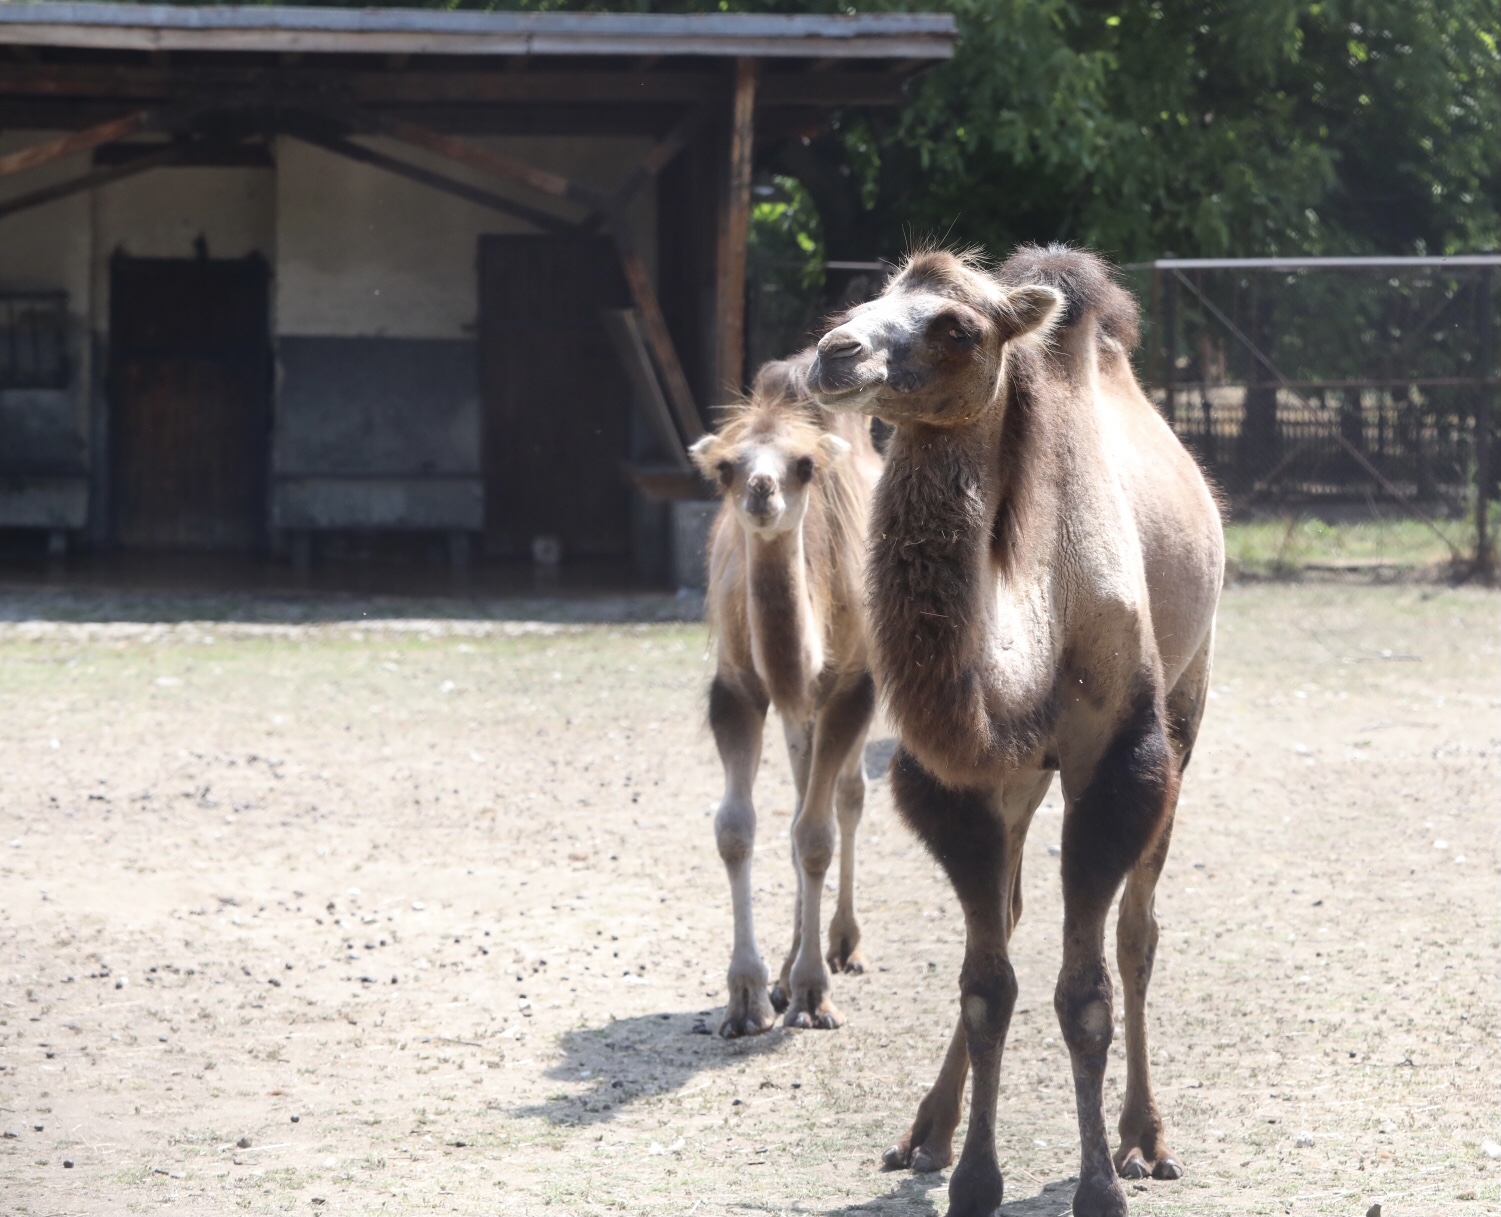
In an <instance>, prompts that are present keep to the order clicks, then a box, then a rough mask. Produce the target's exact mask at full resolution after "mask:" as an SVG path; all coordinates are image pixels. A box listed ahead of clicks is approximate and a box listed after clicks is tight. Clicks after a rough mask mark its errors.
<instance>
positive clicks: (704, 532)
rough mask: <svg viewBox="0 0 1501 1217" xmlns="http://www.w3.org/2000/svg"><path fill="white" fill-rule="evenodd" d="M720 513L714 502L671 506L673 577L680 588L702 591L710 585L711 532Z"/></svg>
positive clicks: (690, 501) (687, 501)
mask: <svg viewBox="0 0 1501 1217" xmlns="http://www.w3.org/2000/svg"><path fill="white" fill-rule="evenodd" d="M718 514H719V502H718V500H715V499H710V500H708V501H704V500H701V499H682V500H679V501H677V502H675V503H673V505H672V577H673V580H674V582H675V583H676V584H677V586H678V587H688V588H692V589H694V590H695V591H703V590H704V588H705V586H706V585H707V583H708V559H709V529H710V527H711V526H712V525H713V523H714V517H715V516H716V515H718Z"/></svg>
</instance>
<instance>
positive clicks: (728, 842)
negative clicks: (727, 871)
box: [714, 802, 756, 866]
mask: <svg viewBox="0 0 1501 1217" xmlns="http://www.w3.org/2000/svg"><path fill="white" fill-rule="evenodd" d="M714 843H715V844H716V845H718V846H719V856H720V857H721V858H722V859H724V863H725V865H726V866H733V865H735V864H736V863H739V862H746V861H749V860H750V857H751V855H752V854H753V853H755V850H756V809H755V808H754V807H752V806H750V804H748V803H738V802H725V803H723V804H721V806H720V808H719V814H718V815H716V816H715V817H714Z"/></svg>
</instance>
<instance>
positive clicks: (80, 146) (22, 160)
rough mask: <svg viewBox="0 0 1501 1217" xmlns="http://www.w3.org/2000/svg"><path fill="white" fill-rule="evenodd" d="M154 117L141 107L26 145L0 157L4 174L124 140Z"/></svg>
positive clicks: (33, 167) (0, 171)
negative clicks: (117, 116) (121, 115)
mask: <svg viewBox="0 0 1501 1217" xmlns="http://www.w3.org/2000/svg"><path fill="white" fill-rule="evenodd" d="M150 116H151V112H150V111H149V110H140V111H137V112H136V113H135V114H127V115H126V116H125V117H124V118H115V119H111V120H110V121H109V122H104V123H99V124H98V125H97V126H93V127H89V128H87V129H85V130H83V131H73V132H70V133H69V134H67V135H60V136H58V137H57V138H56V139H49V140H46V141H45V142H43V143H40V144H33V145H32V146H31V147H30V148H22V149H21V150H20V151H19V152H12V153H9V154H8V155H6V156H0V177H9V176H10V175H11V174H13V173H23V172H25V171H26V170H27V169H36V168H38V167H40V166H42V165H50V164H51V163H52V162H53V161H59V160H62V159H63V158H64V157H69V156H76V155H78V153H80V152H87V151H89V150H90V149H91V148H97V147H99V145H100V144H112V143H114V142H115V141H116V140H121V139H124V138H125V137H126V136H127V135H134V134H135V133H136V132H137V131H140V130H141V129H142V128H144V127H145V126H146V123H147V120H148V119H149V118H150Z"/></svg>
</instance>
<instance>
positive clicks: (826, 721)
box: [785, 672, 876, 1030]
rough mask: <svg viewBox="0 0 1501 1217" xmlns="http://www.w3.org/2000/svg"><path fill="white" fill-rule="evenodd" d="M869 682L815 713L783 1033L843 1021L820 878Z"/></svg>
mask: <svg viewBox="0 0 1501 1217" xmlns="http://www.w3.org/2000/svg"><path fill="white" fill-rule="evenodd" d="M875 705H876V689H875V682H874V681H873V680H871V678H870V676H869V674H868V673H863V672H862V673H861V674H860V675H859V676H858V677H857V678H855V679H854V680H852V681H850V682H849V683H847V684H843V685H840V686H839V687H837V688H836V689H835V690H834V692H833V693H831V694H830V695H829V698H828V700H827V701H825V702H824V704H823V706H822V707H821V708H820V709H819V712H818V715H817V717H816V718H815V720H814V724H813V760H812V764H811V766H810V768H809V771H808V791H807V794H806V796H805V797H804V799H803V808H802V811H801V812H800V813H799V814H798V817H797V823H796V824H795V825H794V826H793V829H792V837H793V843H794V845H795V847H796V849H797V864H798V869H799V871H800V873H801V888H802V890H801V894H802V901H801V905H800V907H799V909H798V949H797V958H796V959H794V960H793V962H792V971H791V973H790V975H789V978H788V979H789V981H790V993H791V1002H790V1004H789V1005H788V1007H787V1014H786V1018H785V1022H786V1025H787V1026H789V1027H816V1028H820V1029H823V1030H831V1029H832V1028H834V1027H837V1026H839V1025H840V1023H842V1022H843V1021H844V1019H843V1017H842V1016H841V1015H840V1013H839V1011H838V1010H837V1009H835V1007H834V1003H833V1001H832V1000H830V997H829V970H828V967H827V965H826V964H825V962H824V958H823V952H822V938H823V935H822V925H821V922H822V904H823V884H824V876H825V875H827V874H828V871H829V866H830V864H831V863H832V862H833V860H834V784H835V781H836V780H837V778H838V775H839V773H840V771H841V770H842V769H843V768H844V764H845V759H846V758H847V757H848V756H849V752H850V749H851V748H852V747H854V745H855V743H856V741H858V740H860V739H861V738H863V737H864V735H865V731H866V728H867V727H868V726H869V725H870V719H871V715H872V714H873V713H874V712H875Z"/></svg>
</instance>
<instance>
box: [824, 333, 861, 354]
mask: <svg viewBox="0 0 1501 1217" xmlns="http://www.w3.org/2000/svg"><path fill="white" fill-rule="evenodd" d="M866 349H867V348H866V346H865V343H863V342H861V341H860V339H858V338H856V337H855V336H854V335H853V334H841V333H839V332H838V331H837V330H836V331H835V332H834V333H832V334H827V335H825V336H824V340H823V341H822V342H820V343H819V344H818V357H819V358H820V359H853V358H855V357H856V356H857V355H863V354H864V353H865V351H866Z"/></svg>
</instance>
